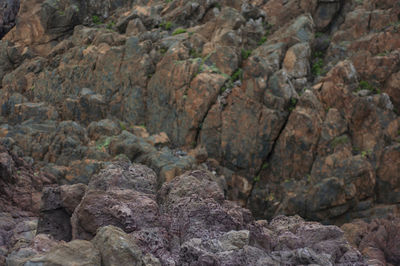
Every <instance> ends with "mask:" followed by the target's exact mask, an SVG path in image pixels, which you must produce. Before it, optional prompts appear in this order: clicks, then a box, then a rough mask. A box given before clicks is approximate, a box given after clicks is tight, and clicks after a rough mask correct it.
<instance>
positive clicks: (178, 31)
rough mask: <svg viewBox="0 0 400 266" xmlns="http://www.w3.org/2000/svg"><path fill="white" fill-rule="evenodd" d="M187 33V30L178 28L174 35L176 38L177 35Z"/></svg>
mask: <svg viewBox="0 0 400 266" xmlns="http://www.w3.org/2000/svg"><path fill="white" fill-rule="evenodd" d="M185 32H186V30H185V29H182V28H178V29H176V30H174V32H173V33H172V35H174V36H175V35H178V34H182V33H185Z"/></svg>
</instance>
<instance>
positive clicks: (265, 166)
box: [261, 163, 269, 170]
mask: <svg viewBox="0 0 400 266" xmlns="http://www.w3.org/2000/svg"><path fill="white" fill-rule="evenodd" d="M268 167H269V164H268V163H264V164H263V165H262V167H261V169H262V170H265V169H267V168H268Z"/></svg>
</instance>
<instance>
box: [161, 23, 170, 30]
mask: <svg viewBox="0 0 400 266" xmlns="http://www.w3.org/2000/svg"><path fill="white" fill-rule="evenodd" d="M160 26H161V28H163V29H164V30H170V29H171V28H172V22H171V21H165V22H163V23H161V24H160Z"/></svg>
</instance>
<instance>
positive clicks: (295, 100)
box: [289, 98, 297, 112]
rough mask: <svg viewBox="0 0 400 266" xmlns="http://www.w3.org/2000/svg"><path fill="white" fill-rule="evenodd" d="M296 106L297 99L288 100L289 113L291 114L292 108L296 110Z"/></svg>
mask: <svg viewBox="0 0 400 266" xmlns="http://www.w3.org/2000/svg"><path fill="white" fill-rule="evenodd" d="M296 105H297V99H296V98H290V101H289V111H290V112H292V111H293V110H294V108H296Z"/></svg>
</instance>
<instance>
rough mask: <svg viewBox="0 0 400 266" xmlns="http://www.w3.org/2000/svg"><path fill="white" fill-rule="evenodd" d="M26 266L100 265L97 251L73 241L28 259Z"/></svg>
mask: <svg viewBox="0 0 400 266" xmlns="http://www.w3.org/2000/svg"><path fill="white" fill-rule="evenodd" d="M25 263H26V264H31V265H35V264H42V265H54V264H59V265H79V266H80V265H82V266H83V265H101V256H100V253H99V251H98V250H97V249H96V248H95V247H94V246H93V244H92V243H90V242H89V241H85V240H73V241H71V242H69V243H61V244H59V245H57V246H55V247H53V248H52V249H51V250H50V252H48V253H45V254H44V255H38V256H35V257H33V258H31V259H29V260H28V261H27V262H25Z"/></svg>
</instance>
